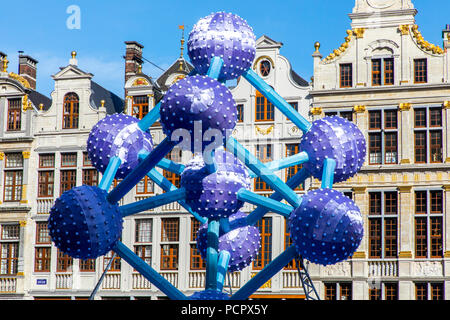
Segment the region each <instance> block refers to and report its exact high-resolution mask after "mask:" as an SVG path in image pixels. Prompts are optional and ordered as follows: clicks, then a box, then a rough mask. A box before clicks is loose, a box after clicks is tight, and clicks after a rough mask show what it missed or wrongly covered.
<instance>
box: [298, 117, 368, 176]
mask: <svg viewBox="0 0 450 320" xmlns="http://www.w3.org/2000/svg"><path fill="white" fill-rule="evenodd" d="M300 149H301V150H302V151H306V153H307V154H308V155H309V161H308V162H307V163H305V164H304V165H303V166H304V168H306V169H307V170H309V172H310V173H311V174H312V175H313V176H314V177H315V178H317V179H322V168H323V164H324V161H325V159H327V158H328V159H334V160H335V161H336V169H335V174H334V183H338V182H342V181H345V180H347V179H348V178H351V177H353V176H354V175H355V174H356V173H358V171H359V170H360V169H361V167H362V165H363V163H364V159H365V157H366V140H365V138H364V135H363V134H362V132H361V130H359V128H358V127H357V126H356V125H355V124H353V123H352V122H350V121H348V120H346V119H344V118H341V117H338V116H333V117H325V118H322V119H319V120H317V121H314V122H313V124H312V127H311V129H310V130H309V131H308V132H307V133H306V134H305V135H304V136H303V138H302V141H301V142H300Z"/></svg>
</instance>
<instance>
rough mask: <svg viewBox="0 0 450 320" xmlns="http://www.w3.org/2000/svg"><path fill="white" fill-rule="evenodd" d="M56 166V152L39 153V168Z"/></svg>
mask: <svg viewBox="0 0 450 320" xmlns="http://www.w3.org/2000/svg"><path fill="white" fill-rule="evenodd" d="M54 167H55V155H54V154H40V155H39V168H54Z"/></svg>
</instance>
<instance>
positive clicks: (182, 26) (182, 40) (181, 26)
mask: <svg viewBox="0 0 450 320" xmlns="http://www.w3.org/2000/svg"><path fill="white" fill-rule="evenodd" d="M178 28H180V29H181V30H182V33H181V47H180V49H181V53H180V58H183V50H184V24H182V25H179V26H178Z"/></svg>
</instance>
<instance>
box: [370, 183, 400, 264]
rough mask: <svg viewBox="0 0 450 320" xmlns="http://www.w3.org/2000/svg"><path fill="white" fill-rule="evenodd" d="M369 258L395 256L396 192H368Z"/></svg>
mask: <svg viewBox="0 0 450 320" xmlns="http://www.w3.org/2000/svg"><path fill="white" fill-rule="evenodd" d="M368 231H369V232H368V233H369V258H372V259H384V258H397V242H398V193H397V192H396V191H394V192H391V191H390V192H369V226H368Z"/></svg>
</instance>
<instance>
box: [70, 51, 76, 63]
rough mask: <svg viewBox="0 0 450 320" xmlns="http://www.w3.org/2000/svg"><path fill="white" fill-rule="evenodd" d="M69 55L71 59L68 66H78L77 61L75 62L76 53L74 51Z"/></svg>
mask: <svg viewBox="0 0 450 320" xmlns="http://www.w3.org/2000/svg"><path fill="white" fill-rule="evenodd" d="M70 55H71V56H72V59H70V61H69V64H70V65H73V66H76V65H77V64H78V61H77V52H76V51H72V52H71V53H70Z"/></svg>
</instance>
